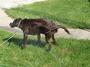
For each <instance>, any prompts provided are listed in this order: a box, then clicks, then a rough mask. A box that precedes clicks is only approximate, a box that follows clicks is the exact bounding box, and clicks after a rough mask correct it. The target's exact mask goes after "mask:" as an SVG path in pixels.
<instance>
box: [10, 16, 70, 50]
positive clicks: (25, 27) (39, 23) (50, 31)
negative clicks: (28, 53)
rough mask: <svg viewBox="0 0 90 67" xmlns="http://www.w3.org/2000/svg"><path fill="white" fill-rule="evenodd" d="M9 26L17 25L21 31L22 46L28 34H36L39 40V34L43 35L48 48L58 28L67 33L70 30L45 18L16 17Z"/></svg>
mask: <svg viewBox="0 0 90 67" xmlns="http://www.w3.org/2000/svg"><path fill="white" fill-rule="evenodd" d="M10 26H11V27H12V28H13V27H18V28H20V29H21V30H22V31H23V36H24V38H23V45H22V47H23V48H24V47H25V46H26V44H27V37H28V35H37V37H38V41H39V42H40V34H44V35H45V40H46V42H47V43H48V45H49V50H50V49H51V44H52V43H53V44H55V38H54V34H55V33H56V32H57V31H58V29H59V28H63V29H64V30H65V31H66V32H67V33H68V34H70V32H69V31H68V30H67V29H66V28H65V27H63V26H60V25H56V24H55V23H53V22H52V21H48V20H46V19H41V18H38V19H21V18H16V19H15V20H14V21H13V22H12V23H10Z"/></svg>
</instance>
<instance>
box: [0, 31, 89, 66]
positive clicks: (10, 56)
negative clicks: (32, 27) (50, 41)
mask: <svg viewBox="0 0 90 67" xmlns="http://www.w3.org/2000/svg"><path fill="white" fill-rule="evenodd" d="M0 32H1V33H0V43H2V42H3V41H5V40H6V39H7V37H9V36H10V35H12V33H10V32H7V31H3V30H0ZM21 41H22V36H21V35H18V34H17V35H16V36H15V37H14V38H12V39H11V40H9V41H8V42H7V43H6V44H4V45H2V46H0V67H72V66H73V67H90V41H89V40H74V39H63V38H58V39H57V45H53V46H52V50H51V51H50V52H47V51H46V49H47V45H45V46H44V43H42V44H41V45H38V44H37V41H36V39H32V38H29V43H28V46H27V48H26V49H23V50H22V49H21V48H20V45H21V44H22V43H21Z"/></svg>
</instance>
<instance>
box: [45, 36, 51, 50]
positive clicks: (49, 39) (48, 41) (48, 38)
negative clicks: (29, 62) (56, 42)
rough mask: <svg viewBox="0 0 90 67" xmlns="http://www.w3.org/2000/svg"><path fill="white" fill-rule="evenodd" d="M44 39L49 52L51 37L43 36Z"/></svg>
mask: <svg viewBox="0 0 90 67" xmlns="http://www.w3.org/2000/svg"><path fill="white" fill-rule="evenodd" d="M45 39H46V42H47V43H48V51H50V50H51V45H52V43H51V42H52V40H51V36H50V35H49V36H47V35H45Z"/></svg>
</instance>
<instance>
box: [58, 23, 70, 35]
mask: <svg viewBox="0 0 90 67" xmlns="http://www.w3.org/2000/svg"><path fill="white" fill-rule="evenodd" d="M58 28H63V29H64V30H65V32H67V33H68V34H70V32H69V30H68V29H67V28H66V27H64V26H61V25H58Z"/></svg>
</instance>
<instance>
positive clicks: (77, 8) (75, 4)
mask: <svg viewBox="0 0 90 67" xmlns="http://www.w3.org/2000/svg"><path fill="white" fill-rule="evenodd" d="M6 12H7V14H8V15H9V16H11V17H13V18H17V17H22V18H27V17H28V18H38V17H43V18H49V19H51V20H54V21H58V22H59V23H60V24H63V25H65V26H67V27H73V28H82V29H86V28H87V29H90V2H88V0H48V1H46V2H40V3H34V4H30V5H26V6H22V7H19V8H13V9H9V10H6Z"/></svg>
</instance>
